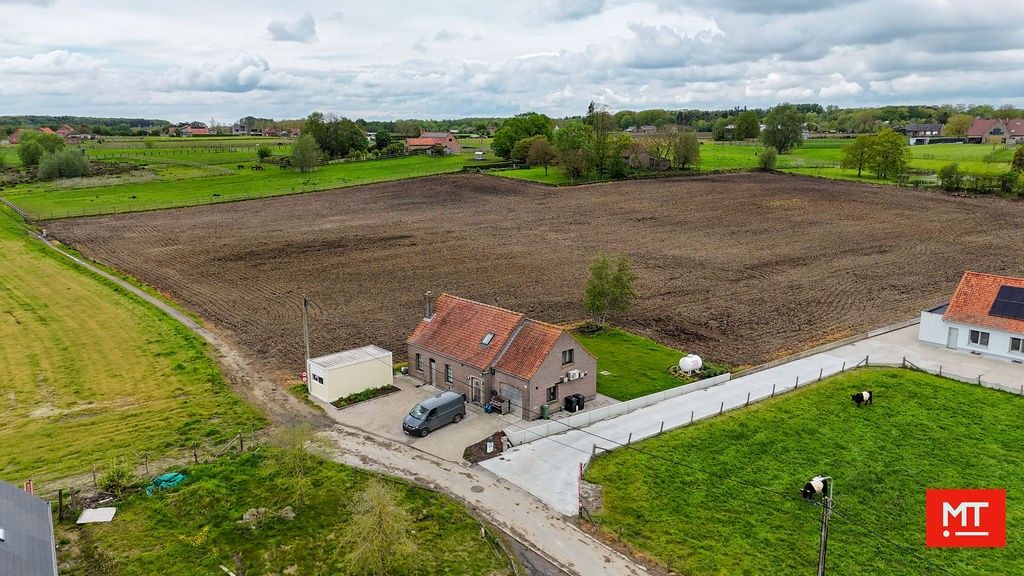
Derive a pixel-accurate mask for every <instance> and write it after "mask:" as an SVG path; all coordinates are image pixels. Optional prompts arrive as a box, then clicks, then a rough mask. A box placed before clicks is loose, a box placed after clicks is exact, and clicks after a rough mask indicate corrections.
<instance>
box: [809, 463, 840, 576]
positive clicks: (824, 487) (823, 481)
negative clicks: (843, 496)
mask: <svg viewBox="0 0 1024 576" xmlns="http://www.w3.org/2000/svg"><path fill="white" fill-rule="evenodd" d="M834 483H835V482H834V481H833V480H832V477H831V476H815V477H814V478H811V481H810V482H808V483H807V484H805V485H804V489H803V490H802V491H801V493H802V494H803V497H804V499H806V500H807V501H808V502H810V501H813V500H814V497H815V496H816V495H818V494H821V541H820V542H819V543H818V576H825V553H826V550H827V549H828V521H829V519H830V518H831V517H832V507H833V506H834V505H835V503H834V501H833V500H832V488H833V486H832V485H833V484H834Z"/></svg>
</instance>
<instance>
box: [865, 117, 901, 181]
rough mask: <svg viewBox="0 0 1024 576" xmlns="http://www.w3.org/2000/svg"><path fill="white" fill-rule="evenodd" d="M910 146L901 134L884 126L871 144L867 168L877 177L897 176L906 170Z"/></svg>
mask: <svg viewBox="0 0 1024 576" xmlns="http://www.w3.org/2000/svg"><path fill="white" fill-rule="evenodd" d="M909 161H910V147H909V146H908V145H907V139H906V138H904V137H903V136H902V135H901V134H897V133H896V132H893V131H892V130H891V129H889V128H886V129H885V130H882V131H881V132H879V133H878V134H877V135H876V136H875V139H874V144H873V145H872V146H871V154H870V156H869V158H868V168H869V169H870V170H871V171H872V172H874V173H875V176H878V177H879V178H898V177H900V176H902V175H903V173H904V172H906V170H907V163H908V162H909Z"/></svg>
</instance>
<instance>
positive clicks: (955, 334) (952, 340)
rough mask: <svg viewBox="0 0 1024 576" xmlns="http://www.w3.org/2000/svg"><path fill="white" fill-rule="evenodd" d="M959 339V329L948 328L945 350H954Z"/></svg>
mask: <svg viewBox="0 0 1024 576" xmlns="http://www.w3.org/2000/svg"><path fill="white" fill-rule="evenodd" d="M959 338H960V329H959V328H950V329H949V334H947V335H946V348H952V349H953V350H956V341H957V340H958V339H959Z"/></svg>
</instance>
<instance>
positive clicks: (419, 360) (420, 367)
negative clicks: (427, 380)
mask: <svg viewBox="0 0 1024 576" xmlns="http://www.w3.org/2000/svg"><path fill="white" fill-rule="evenodd" d="M416 371H417V372H423V359H422V358H420V355H419V354H416Z"/></svg>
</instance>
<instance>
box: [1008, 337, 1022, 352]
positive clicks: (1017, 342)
mask: <svg viewBox="0 0 1024 576" xmlns="http://www.w3.org/2000/svg"><path fill="white" fill-rule="evenodd" d="M1010 352H1021V353H1024V338H1010Z"/></svg>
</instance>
